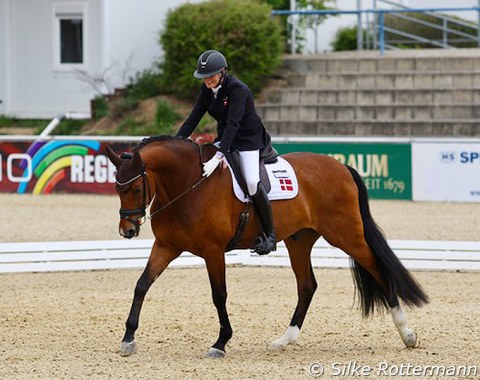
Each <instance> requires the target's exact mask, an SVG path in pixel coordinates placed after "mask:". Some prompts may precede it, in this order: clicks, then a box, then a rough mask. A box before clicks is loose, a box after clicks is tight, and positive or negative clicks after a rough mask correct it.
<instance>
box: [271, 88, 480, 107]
mask: <svg viewBox="0 0 480 380" xmlns="http://www.w3.org/2000/svg"><path fill="white" fill-rule="evenodd" d="M315 102H317V103H326V104H339V103H355V104H370V105H374V104H411V103H412V102H413V103H423V104H425V103H426V104H432V105H437V104H442V103H475V104H480V87H478V88H457V89H454V90H452V89H435V88H425V89H412V88H400V89H393V90H392V89H376V88H367V87H365V88H354V89H336V88H322V89H317V88H308V87H287V88H284V89H281V90H272V91H270V92H269V93H268V94H267V96H266V103H265V104H266V105H269V104H272V103H273V104H277V103H297V104H304V103H315Z"/></svg>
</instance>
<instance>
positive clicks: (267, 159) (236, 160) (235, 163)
mask: <svg viewBox="0 0 480 380" xmlns="http://www.w3.org/2000/svg"><path fill="white" fill-rule="evenodd" d="M277 157H278V152H277V150H276V149H275V148H274V147H273V146H272V145H271V144H270V143H268V144H267V145H266V146H265V147H264V148H263V149H262V150H260V182H262V184H263V186H264V187H265V190H266V192H267V193H269V192H270V190H271V188H272V185H271V183H270V179H269V178H268V174H267V170H266V168H265V165H268V164H274V163H276V162H277V161H278V159H277ZM225 158H226V159H227V161H228V163H229V165H230V167H231V168H232V171H233V174H234V175H235V178H236V179H237V182H238V184H239V186H240V188H241V189H242V191H243V193H244V194H245V197H246V198H249V195H248V189H247V183H246V182H245V178H244V177H243V174H242V170H241V169H240V154H239V153H238V151H236V150H234V151H231V152H228V153H227V154H226V155H225Z"/></svg>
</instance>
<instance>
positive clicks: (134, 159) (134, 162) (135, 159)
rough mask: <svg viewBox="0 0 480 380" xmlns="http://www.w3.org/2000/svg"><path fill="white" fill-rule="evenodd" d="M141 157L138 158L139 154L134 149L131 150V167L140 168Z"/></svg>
mask: <svg viewBox="0 0 480 380" xmlns="http://www.w3.org/2000/svg"><path fill="white" fill-rule="evenodd" d="M142 162H143V161H142V156H140V153H139V152H138V150H136V149H134V150H133V157H132V166H133V167H134V168H135V167H137V166H142Z"/></svg>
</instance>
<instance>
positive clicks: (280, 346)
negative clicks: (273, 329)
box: [268, 339, 287, 351]
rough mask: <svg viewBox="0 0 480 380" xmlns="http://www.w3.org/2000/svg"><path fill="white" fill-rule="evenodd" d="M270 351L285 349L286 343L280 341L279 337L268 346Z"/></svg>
mask: <svg viewBox="0 0 480 380" xmlns="http://www.w3.org/2000/svg"><path fill="white" fill-rule="evenodd" d="M268 349H269V350H270V351H285V350H286V349H287V345H286V344H285V343H282V342H280V339H277V340H274V341H273V342H272V343H270V346H268Z"/></svg>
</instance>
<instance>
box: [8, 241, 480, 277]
mask: <svg viewBox="0 0 480 380" xmlns="http://www.w3.org/2000/svg"><path fill="white" fill-rule="evenodd" d="M152 244H153V240H151V239H146V240H141V239H139V240H128V241H127V240H100V241H63V242H44V243H43V242H42V243H2V244H0V273H13V272H53V271H72V270H75V271H78V270H102V269H135V268H143V267H145V264H146V262H147V259H148V256H149V253H150V248H151V247H152ZM389 244H390V246H391V247H392V249H393V250H394V252H395V253H396V254H397V256H398V257H399V258H400V260H401V261H402V262H403V264H404V265H405V266H406V267H407V268H408V269H416V270H453V271H455V270H459V271H480V242H461V241H427V240H389ZM226 263H227V265H241V266H289V265H290V261H289V258H288V252H287V249H286V247H285V244H284V243H283V242H281V243H279V245H278V248H277V251H276V252H272V253H270V254H269V255H267V256H258V255H257V254H255V253H250V252H249V251H248V250H233V251H230V252H227V253H226ZM204 264H205V263H204V260H203V259H202V258H200V257H197V256H195V255H193V254H191V253H188V252H184V253H182V255H180V257H179V258H177V259H176V260H174V261H173V262H172V263H171V264H170V266H171V267H194V266H203V265H204ZM312 264H313V266H314V267H316V268H348V267H349V265H350V264H349V260H348V256H347V255H346V254H345V253H344V252H343V251H341V250H339V249H337V248H334V247H332V246H330V245H329V244H328V243H327V242H326V241H325V240H323V239H320V240H318V241H317V243H316V244H315V246H314V248H313V252H312Z"/></svg>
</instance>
